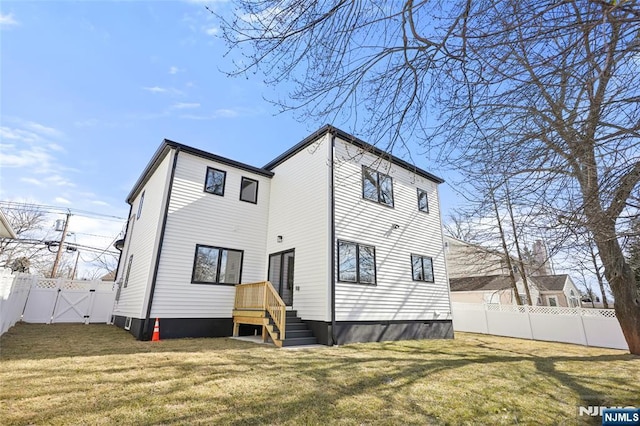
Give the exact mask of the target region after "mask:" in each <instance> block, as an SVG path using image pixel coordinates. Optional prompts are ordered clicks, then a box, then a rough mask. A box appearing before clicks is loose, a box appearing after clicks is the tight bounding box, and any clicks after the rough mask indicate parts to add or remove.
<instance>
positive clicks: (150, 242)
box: [113, 151, 173, 318]
mask: <svg viewBox="0 0 640 426" xmlns="http://www.w3.org/2000/svg"><path fill="white" fill-rule="evenodd" d="M171 152H172V151H169V154H167V155H166V156H165V157H164V159H163V160H162V161H161V163H160V165H159V166H158V168H157V169H156V170H155V171H154V172H153V174H152V175H151V177H150V178H149V180H148V181H147V182H146V184H145V185H144V187H143V188H141V191H140V192H139V193H138V195H137V197H136V198H135V199H134V200H133V203H132V205H133V206H134V208H135V210H133V211H132V215H131V218H130V219H129V229H128V230H127V235H126V240H125V243H124V247H125V248H124V251H123V252H122V254H121V256H122V261H121V262H120V269H119V270H118V277H117V279H116V280H117V281H120V280H122V281H124V278H125V274H126V275H128V277H129V279H128V280H127V287H126V288H122V289H121V291H120V298H119V300H118V302H117V304H116V306H115V308H114V312H113V313H114V315H120V316H125V317H133V318H145V317H146V303H145V301H146V298H147V295H148V292H149V288H150V286H151V279H152V273H153V266H154V264H155V254H156V253H157V244H158V237H159V235H160V229H161V227H162V212H163V209H164V206H165V202H166V198H165V197H166V192H167V186H168V184H169V178H170V173H171V167H170V164H171V162H172V161H173V156H172V155H171ZM143 196H144V205H142V201H143V200H142V198H143ZM141 205H142V211H141V214H140V217H139V218H138V219H136V216H137V211H138V210H140V209H139V206H141ZM131 256H133V260H132V261H131V265H130V267H129V259H131ZM123 285H124V283H123Z"/></svg>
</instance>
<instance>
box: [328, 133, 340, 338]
mask: <svg viewBox="0 0 640 426" xmlns="http://www.w3.org/2000/svg"><path fill="white" fill-rule="evenodd" d="M335 150H336V134H335V132H334V131H333V130H331V161H330V162H329V164H330V166H331V167H330V168H329V177H330V179H331V193H330V194H329V197H330V202H329V204H330V208H331V345H335V344H337V342H338V340H337V339H336V200H335V181H334V179H335V176H334V171H333V168H334V159H335Z"/></svg>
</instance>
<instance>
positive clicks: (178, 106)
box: [171, 102, 200, 109]
mask: <svg viewBox="0 0 640 426" xmlns="http://www.w3.org/2000/svg"><path fill="white" fill-rule="evenodd" d="M171 108H173V109H192V108H200V104H199V103H197V102H191V103H189V102H178V103H177V104H173V105H172V106H171Z"/></svg>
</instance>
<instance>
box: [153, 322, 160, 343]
mask: <svg viewBox="0 0 640 426" xmlns="http://www.w3.org/2000/svg"><path fill="white" fill-rule="evenodd" d="M151 341H152V342H159V341H160V320H159V319H158V318H156V323H155V325H154V326H153V336H152V337H151Z"/></svg>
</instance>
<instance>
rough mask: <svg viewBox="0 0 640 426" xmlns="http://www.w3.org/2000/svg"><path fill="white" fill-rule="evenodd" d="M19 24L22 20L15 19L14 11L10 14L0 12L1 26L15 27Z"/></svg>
mask: <svg viewBox="0 0 640 426" xmlns="http://www.w3.org/2000/svg"><path fill="white" fill-rule="evenodd" d="M17 25H20V22H18V21H16V20H15V18H14V17H13V13H9V14H8V15H3V14H2V13H0V28H7V27H15V26H17Z"/></svg>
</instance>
